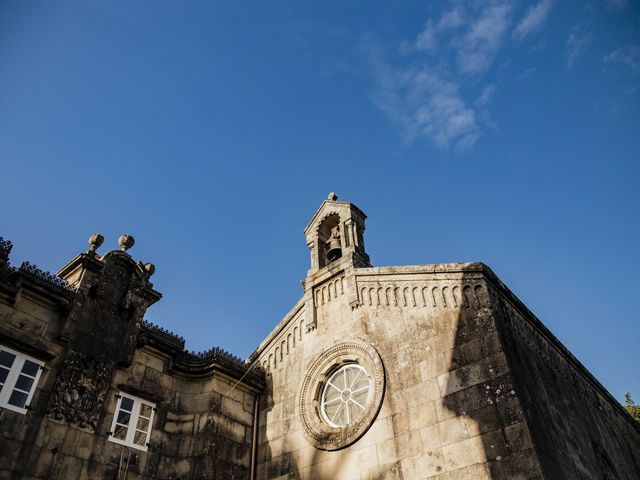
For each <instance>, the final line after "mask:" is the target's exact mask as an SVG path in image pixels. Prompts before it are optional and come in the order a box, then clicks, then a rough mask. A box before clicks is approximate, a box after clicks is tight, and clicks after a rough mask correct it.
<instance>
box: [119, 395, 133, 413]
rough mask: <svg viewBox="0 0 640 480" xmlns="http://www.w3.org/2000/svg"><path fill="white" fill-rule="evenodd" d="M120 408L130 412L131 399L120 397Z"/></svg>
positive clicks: (131, 407) (131, 406)
mask: <svg viewBox="0 0 640 480" xmlns="http://www.w3.org/2000/svg"><path fill="white" fill-rule="evenodd" d="M120 408H121V409H122V410H126V411H127V412H130V411H131V410H132V409H133V400H131V399H130V398H127V397H122V402H121V403H120Z"/></svg>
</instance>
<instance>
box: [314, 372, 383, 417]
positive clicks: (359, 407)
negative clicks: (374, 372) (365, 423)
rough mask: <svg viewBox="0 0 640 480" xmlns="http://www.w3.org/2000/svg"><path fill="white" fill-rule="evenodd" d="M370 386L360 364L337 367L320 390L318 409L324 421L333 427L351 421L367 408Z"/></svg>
mask: <svg viewBox="0 0 640 480" xmlns="http://www.w3.org/2000/svg"><path fill="white" fill-rule="evenodd" d="M370 388H371V384H370V380H369V376H368V375H367V372H366V370H365V369H364V368H363V367H362V366H360V365H358V364H349V365H344V366H343V367H341V368H339V369H338V370H337V371H336V372H335V373H334V374H333V375H331V377H330V378H329V380H327V383H326V384H325V386H324V389H323V391H322V398H321V402H320V405H321V409H320V410H321V412H322V418H323V419H324V421H325V422H327V423H328V424H329V425H330V426H332V427H335V428H340V427H344V426H346V425H349V424H350V423H352V422H353V421H354V420H356V419H357V418H358V417H359V416H360V415H361V414H362V413H363V412H364V411H365V410H366V409H367V407H368V404H369V390H370Z"/></svg>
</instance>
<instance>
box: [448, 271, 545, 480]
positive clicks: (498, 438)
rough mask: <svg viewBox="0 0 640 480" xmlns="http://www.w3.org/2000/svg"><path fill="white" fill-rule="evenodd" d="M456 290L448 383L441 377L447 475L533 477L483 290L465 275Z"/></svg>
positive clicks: (534, 469) (529, 452)
mask: <svg viewBox="0 0 640 480" xmlns="http://www.w3.org/2000/svg"><path fill="white" fill-rule="evenodd" d="M459 287H460V290H458V292H460V295H459V296H458V298H455V297H456V294H455V292H456V290H455V289H454V290H452V292H451V299H449V301H453V302H456V303H457V304H458V309H459V310H458V312H459V313H458V320H457V324H456V326H455V339H454V344H453V349H452V350H451V357H450V361H449V362H450V363H449V373H448V375H447V377H446V381H443V379H442V378H439V380H440V382H439V383H440V389H441V394H442V395H444V397H443V399H442V401H443V404H444V406H445V410H444V412H443V417H446V418H447V419H448V418H451V420H448V422H449V423H450V429H451V430H450V432H451V433H450V434H448V435H447V437H449V440H450V441H452V443H450V444H449V445H445V446H443V450H444V451H445V455H444V460H445V467H446V470H447V471H453V470H458V469H459V471H460V472H465V473H466V474H467V475H472V478H477V479H485V478H486V479H504V478H533V477H535V476H536V475H540V474H541V472H540V471H539V467H538V462H537V458H536V455H535V452H534V451H533V448H532V446H531V442H530V438H529V435H528V430H527V426H526V423H525V421H524V412H523V410H522V408H521V405H520V401H519V400H518V396H517V392H516V388H515V386H514V384H513V378H512V376H511V374H510V373H509V369H508V366H507V362H506V358H505V356H504V354H503V348H502V341H501V333H500V331H499V328H498V327H499V326H498V325H497V323H496V319H495V318H494V316H493V310H492V308H491V307H492V305H491V298H490V296H489V293H488V289H487V285H486V284H485V283H484V282H479V281H478V277H477V275H476V276H475V278H473V277H471V276H467V275H465V276H464V277H463V279H462V281H461V282H460V285H459ZM442 390H444V391H442ZM446 422H447V420H446V419H445V420H444V422H443V423H441V425H447V423H446ZM445 428H447V427H445ZM441 431H442V429H441ZM456 431H458V432H459V434H456V433H455V432H456Z"/></svg>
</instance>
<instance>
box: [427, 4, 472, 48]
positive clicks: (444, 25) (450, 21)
mask: <svg viewBox="0 0 640 480" xmlns="http://www.w3.org/2000/svg"><path fill="white" fill-rule="evenodd" d="M464 16H465V14H464V12H463V11H462V9H461V8H460V7H456V8H453V9H452V10H449V11H448V12H445V13H444V14H443V15H442V16H441V17H440V20H439V21H438V22H434V21H433V20H431V19H429V20H428V21H427V24H426V25H425V28H424V30H423V31H422V32H420V34H419V35H418V36H417V38H416V41H415V48H416V49H417V50H434V49H435V47H436V46H437V37H438V35H439V34H441V33H443V32H446V31H447V30H451V29H455V28H458V27H460V26H462V25H463V24H464Z"/></svg>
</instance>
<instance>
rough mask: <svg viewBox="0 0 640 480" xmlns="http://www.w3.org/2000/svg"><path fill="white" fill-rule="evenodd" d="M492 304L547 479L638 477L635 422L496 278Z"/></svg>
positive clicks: (639, 433)
mask: <svg viewBox="0 0 640 480" xmlns="http://www.w3.org/2000/svg"><path fill="white" fill-rule="evenodd" d="M493 283H494V285H495V287H494V288H492V290H491V292H492V298H493V305H494V307H493V309H494V311H495V312H496V317H497V318H498V319H499V323H500V325H501V327H502V328H501V330H502V332H503V338H504V342H503V349H504V351H505V353H506V355H507V359H508V364H509V366H510V368H511V370H512V371H514V372H515V374H514V378H515V383H516V385H517V387H516V389H517V391H518V395H519V396H520V398H521V399H522V404H523V405H524V407H525V409H524V410H525V412H526V418H527V421H528V424H529V425H530V429H531V435H532V438H533V442H534V444H535V446H536V449H537V451H538V452H539V458H540V460H541V466H542V471H543V472H544V475H545V478H551V479H556V478H567V479H569V478H580V479H585V480H589V479H592V480H596V479H597V480H614V479H616V480H624V479H628V480H632V479H637V478H640V448H639V447H640V425H639V424H638V423H637V422H635V421H634V420H633V419H632V418H631V417H630V416H629V415H628V414H627V413H626V412H625V411H624V409H623V408H622V407H621V406H620V404H619V403H618V402H617V401H616V400H615V399H614V398H612V397H611V395H610V394H609V393H608V392H607V391H606V390H605V389H604V388H603V387H602V385H600V383H599V382H598V381H597V380H596V379H595V378H594V377H593V376H592V375H591V374H590V373H589V372H588V371H587V370H586V369H585V368H584V367H583V366H582V364H580V362H578V360H576V358H575V357H574V356H573V355H572V354H571V353H570V352H569V351H568V350H567V349H566V348H565V347H564V346H562V344H561V343H560V342H559V341H558V340H557V339H556V338H555V337H554V336H553V335H552V334H551V332H549V330H548V329H547V328H546V327H544V325H543V324H542V323H541V322H540V321H539V320H538V319H537V318H536V317H535V316H534V315H533V314H532V313H531V312H530V311H529V310H528V309H527V308H526V307H525V306H524V305H523V304H522V303H521V302H519V301H518V300H517V298H515V296H514V295H513V294H512V293H511V292H510V291H509V290H508V289H507V288H506V287H505V286H504V285H502V284H501V283H500V282H499V281H498V280H497V279H494V282H493Z"/></svg>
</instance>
